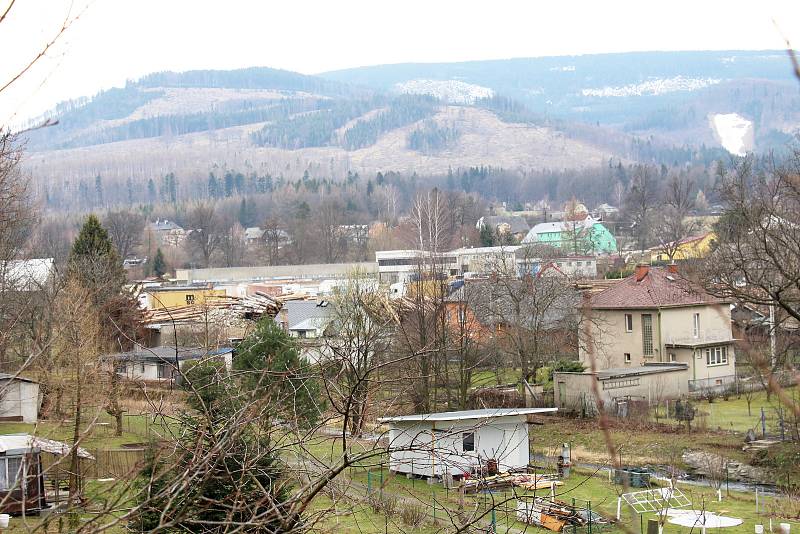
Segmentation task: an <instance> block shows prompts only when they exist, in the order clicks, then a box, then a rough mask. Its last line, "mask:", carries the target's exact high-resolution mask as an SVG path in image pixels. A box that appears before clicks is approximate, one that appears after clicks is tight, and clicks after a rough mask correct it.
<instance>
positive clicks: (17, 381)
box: [0, 373, 41, 423]
mask: <svg viewBox="0 0 800 534" xmlns="http://www.w3.org/2000/svg"><path fill="white" fill-rule="evenodd" d="M0 392H2V395H0V421H19V422H23V423H36V422H37V421H38V419H39V406H40V404H41V396H40V393H39V382H37V381H36V380H31V379H30V378H25V377H22V376H18V375H13V374H8V373H0Z"/></svg>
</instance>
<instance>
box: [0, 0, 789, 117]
mask: <svg viewBox="0 0 800 534" xmlns="http://www.w3.org/2000/svg"><path fill="white" fill-rule="evenodd" d="M9 1H10V0H0V10H4V9H5V7H6V6H7V5H8V2H9ZM87 1H90V2H91V3H89V5H88V7H87ZM70 8H71V10H72V11H71V13H72V14H73V15H75V14H78V13H81V12H82V13H83V14H82V15H81V17H80V19H79V20H78V21H77V22H75V23H74V24H73V25H72V27H71V28H70V29H69V30H68V32H67V33H66V35H64V37H63V38H62V39H61V40H59V42H58V43H57V46H55V47H54V49H53V50H51V51H50V52H49V53H48V56H47V58H46V60H45V61H41V62H39V63H38V64H37V65H36V68H35V69H33V70H32V72H30V73H29V75H27V76H26V77H25V78H24V79H22V80H21V82H19V83H17V84H14V86H12V89H13V90H11V91H6V92H4V93H2V94H0V124H4V123H5V124H7V123H8V122H9V121H10V122H12V123H17V122H19V121H20V120H22V119H24V118H26V117H30V116H31V115H33V114H37V113H40V112H42V111H44V110H46V109H48V108H50V107H52V106H53V105H54V104H55V103H57V102H59V101H62V100H66V99H69V98H75V97H78V96H83V95H92V94H95V93H96V92H98V91H99V90H101V89H106V88H109V87H112V86H120V85H124V83H125V81H126V80H127V79H133V78H137V77H139V76H142V75H144V74H147V73H150V72H154V71H160V70H189V69H199V68H216V69H230V68H237V67H249V66H256V65H257V66H268V67H278V68H284V69H289V70H294V71H299V72H303V73H308V74H312V73H318V72H324V71H327V70H334V69H342V68H347V67H356V66H362V65H374V64H381V63H400V62H436V61H464V60H471V59H497V58H510V57H531V56H547V55H568V54H590V53H600V52H626V51H641V50H723V49H745V50H752V49H778V48H782V47H783V40H782V36H781V32H782V33H783V34H784V35H785V36H786V37H788V38H790V39H791V40H792V42H793V43H800V2H798V1H796V0H782V1H777V0H757V1H756V0H752V1H747V2H743V1H736V0H726V1H723V0H719V1H716V0H691V1H684V0H650V1H642V0H622V1H614V0H605V1H597V0H587V1H582V2H578V1H566V0H560V1H558V2H542V1H534V0H483V1H472V0H452V1H451V0H424V1H419V0H403V1H386V0H363V1H355V0H353V1H335V0H319V1H316V0H314V1H312V0H286V1H279V0H258V1H257V0H250V1H247V0H224V1H219V0H216V1H211V0H93V1H91V0H17V2H16V4H15V5H14V6H13V8H12V9H11V11H10V13H9V16H8V18H7V19H6V21H5V22H3V23H2V24H0V50H2V51H3V52H2V56H3V60H2V62H0V85H4V84H5V83H6V81H7V80H8V79H9V77H10V76H11V75H12V73H13V72H16V70H18V69H19V68H20V67H21V66H24V65H25V64H26V63H27V62H28V61H30V60H31V58H32V57H34V56H35V55H36V54H37V53H38V52H39V49H40V48H41V46H42V45H43V44H44V43H45V42H47V41H48V40H49V39H50V38H52V36H53V35H55V33H56V32H57V30H58V28H59V27H60V25H61V23H62V22H63V20H64V18H65V17H66V16H67V15H68V13H70ZM84 8H86V9H85V11H84ZM773 19H774V20H775V21H777V22H778V25H779V26H780V31H779V30H778V29H777V28H776V26H775V24H773ZM795 46H796V47H797V46H800V45H795Z"/></svg>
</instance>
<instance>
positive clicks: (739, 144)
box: [710, 113, 753, 156]
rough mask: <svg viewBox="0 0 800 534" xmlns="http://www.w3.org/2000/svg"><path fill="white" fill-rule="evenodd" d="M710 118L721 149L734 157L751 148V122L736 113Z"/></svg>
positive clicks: (720, 114)
mask: <svg viewBox="0 0 800 534" xmlns="http://www.w3.org/2000/svg"><path fill="white" fill-rule="evenodd" d="M710 118H711V126H712V128H713V129H714V133H715V134H716V136H717V138H718V139H719V142H720V144H721V145H722V148H724V149H725V150H727V151H728V152H730V153H731V154H734V155H736V156H744V155H745V154H746V153H747V151H748V150H751V149H752V148H753V121H750V120H747V119H745V118H744V117H742V116H741V115H739V114H738V113H715V114H713V115H711V117H710Z"/></svg>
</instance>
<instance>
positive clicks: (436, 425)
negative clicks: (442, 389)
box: [379, 408, 556, 477]
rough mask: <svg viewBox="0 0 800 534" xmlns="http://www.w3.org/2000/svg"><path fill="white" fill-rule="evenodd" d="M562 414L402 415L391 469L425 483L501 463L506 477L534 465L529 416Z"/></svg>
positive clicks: (395, 422)
mask: <svg viewBox="0 0 800 534" xmlns="http://www.w3.org/2000/svg"><path fill="white" fill-rule="evenodd" d="M555 411H556V408H487V409H483V410H465V411H460V412H442V413H430V414H419V415H401V416H396V417H384V418H382V419H379V421H380V422H381V423H387V424H388V425H389V456H390V460H389V469H390V470H391V471H393V472H396V473H406V474H413V475H418V476H424V477H440V476H442V475H445V474H450V475H453V476H454V477H461V476H464V475H465V474H468V473H472V472H474V471H476V469H477V468H479V467H481V466H484V467H485V466H486V465H487V462H488V461H489V460H494V461H495V462H497V467H498V470H499V471H500V472H505V471H509V470H511V469H521V468H524V467H526V466H527V465H528V462H529V461H530V443H529V437H528V415H530V414H541V413H552V412H555Z"/></svg>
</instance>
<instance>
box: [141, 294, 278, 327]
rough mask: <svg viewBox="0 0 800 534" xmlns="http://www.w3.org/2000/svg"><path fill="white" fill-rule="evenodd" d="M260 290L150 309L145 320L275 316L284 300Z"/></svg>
mask: <svg viewBox="0 0 800 534" xmlns="http://www.w3.org/2000/svg"><path fill="white" fill-rule="evenodd" d="M279 299H280V297H278V298H272V297H270V296H269V295H267V294H265V293H261V292H257V293H256V294H255V295H249V296H246V297H230V296H225V297H214V298H209V299H207V300H206V301H205V302H204V303H202V304H189V305H186V306H175V307H171V308H160V309H157V310H149V311H148V312H146V314H145V320H144V323H145V324H161V323H173V322H175V323H186V322H195V321H199V320H206V319H207V318H209V317H216V318H219V317H220V316H222V315H228V316H231V317H232V318H234V317H235V318H240V319H258V318H260V317H261V316H263V315H268V316H270V317H275V316H276V315H277V314H278V312H279V311H280V309H281V307H283V301H281V300H279Z"/></svg>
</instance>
